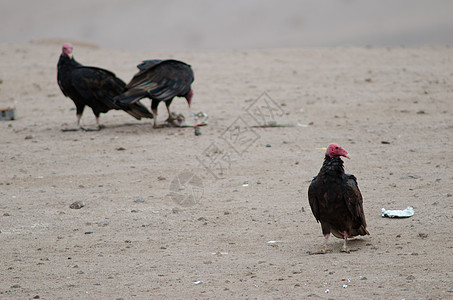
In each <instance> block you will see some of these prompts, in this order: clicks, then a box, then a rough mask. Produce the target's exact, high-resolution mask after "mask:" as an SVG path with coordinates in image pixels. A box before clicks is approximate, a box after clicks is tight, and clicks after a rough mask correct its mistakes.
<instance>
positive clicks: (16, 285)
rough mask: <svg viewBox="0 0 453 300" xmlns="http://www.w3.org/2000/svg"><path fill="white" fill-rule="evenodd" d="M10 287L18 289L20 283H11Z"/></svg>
mask: <svg viewBox="0 0 453 300" xmlns="http://www.w3.org/2000/svg"><path fill="white" fill-rule="evenodd" d="M11 288H12V289H20V288H21V286H20V284H13V285H12V286H11Z"/></svg>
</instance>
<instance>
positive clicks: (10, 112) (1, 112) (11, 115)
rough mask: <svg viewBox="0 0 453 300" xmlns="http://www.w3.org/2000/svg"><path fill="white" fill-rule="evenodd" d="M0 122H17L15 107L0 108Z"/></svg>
mask: <svg viewBox="0 0 453 300" xmlns="http://www.w3.org/2000/svg"><path fill="white" fill-rule="evenodd" d="M0 120H1V121H12V120H17V115H16V108H15V107H7V108H0Z"/></svg>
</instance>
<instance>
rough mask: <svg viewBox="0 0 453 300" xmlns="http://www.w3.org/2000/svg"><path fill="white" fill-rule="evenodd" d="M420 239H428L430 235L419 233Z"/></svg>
mask: <svg viewBox="0 0 453 300" xmlns="http://www.w3.org/2000/svg"><path fill="white" fill-rule="evenodd" d="M418 236H419V237H421V238H422V239H426V238H427V237H428V234H427V233H422V232H421V233H419V234H418Z"/></svg>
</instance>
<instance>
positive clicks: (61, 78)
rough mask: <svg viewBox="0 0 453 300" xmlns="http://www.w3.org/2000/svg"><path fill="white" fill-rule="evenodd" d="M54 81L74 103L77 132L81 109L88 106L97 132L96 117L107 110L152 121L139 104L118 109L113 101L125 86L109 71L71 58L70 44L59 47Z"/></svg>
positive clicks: (149, 114) (146, 110)
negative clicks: (59, 52)
mask: <svg viewBox="0 0 453 300" xmlns="http://www.w3.org/2000/svg"><path fill="white" fill-rule="evenodd" d="M57 69H58V74H57V80H58V85H59V86H60V89H61V91H62V92H63V94H64V95H65V96H66V97H69V98H71V99H72V101H74V104H75V106H76V114H77V128H76V130H78V129H80V118H81V117H82V113H83V110H84V108H85V106H86V105H87V106H89V107H91V109H92V110H93V113H94V115H95V117H96V124H97V126H98V129H100V128H101V127H100V125H99V115H100V114H101V113H106V112H108V111H109V110H111V109H122V110H124V111H126V112H127V113H128V114H130V115H131V116H133V117H134V118H136V119H138V120H140V119H141V118H152V117H153V115H152V114H151V112H150V111H149V110H148V109H146V107H145V106H143V105H142V104H141V103H139V102H136V103H133V104H131V105H123V106H121V107H120V106H119V105H117V104H115V103H114V101H113V98H114V97H115V96H118V95H119V94H121V92H122V91H123V89H124V87H125V86H126V84H125V83H124V82H123V81H122V80H121V79H119V78H118V77H116V76H115V74H113V73H112V72H110V71H108V70H104V69H101V68H96V67H86V66H83V65H81V64H80V63H78V62H77V61H76V60H75V59H74V58H73V56H72V45H71V44H69V43H65V44H63V50H62V53H61V55H60V59H59V61H58V66H57Z"/></svg>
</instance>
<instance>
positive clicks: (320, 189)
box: [308, 144, 370, 253]
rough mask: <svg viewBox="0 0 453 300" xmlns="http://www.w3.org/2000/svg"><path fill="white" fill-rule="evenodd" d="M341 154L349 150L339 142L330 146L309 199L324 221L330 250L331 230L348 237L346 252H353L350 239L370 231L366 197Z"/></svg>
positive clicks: (319, 219) (315, 213)
mask: <svg viewBox="0 0 453 300" xmlns="http://www.w3.org/2000/svg"><path fill="white" fill-rule="evenodd" d="M341 156H344V157H346V158H349V156H348V152H346V150H344V149H343V148H342V147H340V146H339V145H337V144H330V145H329V146H328V147H327V151H326V156H325V159H324V163H323V164H322V167H321V170H320V171H319V173H318V176H316V177H314V178H313V180H312V181H311V184H310V187H309V188H308V201H309V203H310V207H311V211H312V212H313V215H314V216H315V218H316V221H318V222H321V228H322V233H323V235H324V238H325V240H324V245H323V247H322V249H321V251H319V252H315V253H326V250H327V249H326V248H327V240H328V239H329V236H330V233H332V234H333V235H334V236H336V237H337V238H340V239H344V245H343V248H342V251H343V252H349V251H350V250H349V249H348V247H347V240H348V238H349V237H355V236H357V235H369V234H370V233H369V232H368V231H367V230H366V222H365V214H364V212H363V200H362V194H361V193H360V190H359V187H358V185H357V179H356V178H355V176H354V175H351V174H345V173H344V168H343V161H342V160H341Z"/></svg>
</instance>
